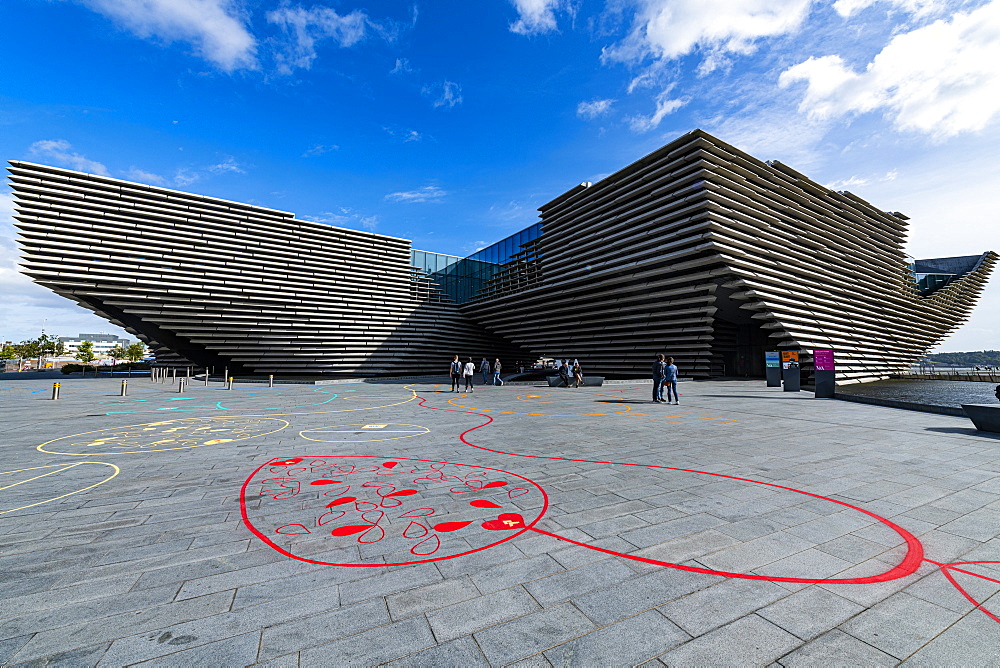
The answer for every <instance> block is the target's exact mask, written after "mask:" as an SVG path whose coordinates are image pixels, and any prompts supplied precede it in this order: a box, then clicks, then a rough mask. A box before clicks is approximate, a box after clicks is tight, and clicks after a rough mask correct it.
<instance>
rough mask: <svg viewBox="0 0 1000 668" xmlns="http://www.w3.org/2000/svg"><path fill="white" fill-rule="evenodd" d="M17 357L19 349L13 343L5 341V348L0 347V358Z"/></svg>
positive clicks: (11, 358)
mask: <svg viewBox="0 0 1000 668" xmlns="http://www.w3.org/2000/svg"><path fill="white" fill-rule="evenodd" d="M17 357H18V355H17V351H16V350H14V345H13V344H10V343H5V344H4V345H3V348H0V360H16V359H17Z"/></svg>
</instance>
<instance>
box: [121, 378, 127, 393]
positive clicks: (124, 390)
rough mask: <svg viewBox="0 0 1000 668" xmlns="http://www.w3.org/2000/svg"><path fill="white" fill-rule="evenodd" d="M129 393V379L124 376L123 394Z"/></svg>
mask: <svg viewBox="0 0 1000 668" xmlns="http://www.w3.org/2000/svg"><path fill="white" fill-rule="evenodd" d="M127 395H128V379H126V378H122V396H123V397H124V396H127Z"/></svg>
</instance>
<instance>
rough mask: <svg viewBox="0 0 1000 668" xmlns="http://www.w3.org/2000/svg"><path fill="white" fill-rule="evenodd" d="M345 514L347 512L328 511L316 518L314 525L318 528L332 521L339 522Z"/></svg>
mask: <svg viewBox="0 0 1000 668" xmlns="http://www.w3.org/2000/svg"><path fill="white" fill-rule="evenodd" d="M346 514H347V512H346V511H343V510H329V511H327V512H325V513H323V514H322V515H320V516H319V517H317V518H316V524H317V525H318V526H323V525H324V524H328V523H330V522H332V521H334V520H339V519H340V518H341V517H343V516H344V515H346Z"/></svg>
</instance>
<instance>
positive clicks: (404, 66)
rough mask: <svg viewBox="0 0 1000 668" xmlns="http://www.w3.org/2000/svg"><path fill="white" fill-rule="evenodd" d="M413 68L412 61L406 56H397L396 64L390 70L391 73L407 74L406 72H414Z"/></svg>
mask: <svg viewBox="0 0 1000 668" xmlns="http://www.w3.org/2000/svg"><path fill="white" fill-rule="evenodd" d="M412 71H413V68H412V67H410V61H409V60H408V59H406V58H397V59H396V66H395V67H393V68H392V69H391V70H389V74H405V73H406V72H412Z"/></svg>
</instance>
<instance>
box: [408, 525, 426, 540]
mask: <svg viewBox="0 0 1000 668" xmlns="http://www.w3.org/2000/svg"><path fill="white" fill-rule="evenodd" d="M418 531H419V532H422V533H417V532H418ZM426 535H427V527H425V526H424V525H423V524H421V523H420V522H410V523H409V524H408V525H407V527H406V528H405V529H403V538H412V539H414V540H416V539H417V538H423V537H424V536H426Z"/></svg>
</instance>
